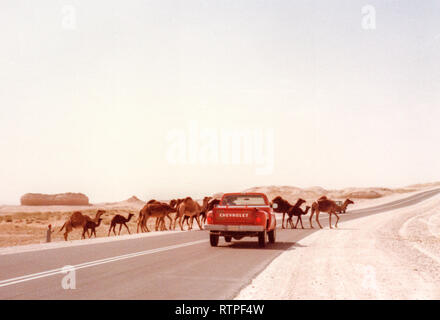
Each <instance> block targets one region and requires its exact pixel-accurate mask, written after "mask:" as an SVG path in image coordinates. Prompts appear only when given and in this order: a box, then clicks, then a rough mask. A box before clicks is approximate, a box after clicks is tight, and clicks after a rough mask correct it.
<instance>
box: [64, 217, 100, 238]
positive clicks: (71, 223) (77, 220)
mask: <svg viewBox="0 0 440 320" xmlns="http://www.w3.org/2000/svg"><path fill="white" fill-rule="evenodd" d="M104 213H105V211H104V210H98V212H96V215H95V218H93V219H92V218H90V217H89V216H88V215H85V214H82V213H81V212H79V211H75V212H74V213H72V215H71V216H70V218H69V219H68V220H67V221H66V222H64V224H63V226H62V227H61V229H60V231H58V232H61V231H62V230H63V229H64V228H65V229H66V231H65V232H64V240H66V241H67V236H68V235H69V233H70V232H71V231H72V230H73V229H74V228H82V229H83V231H84V227H85V226H86V224H87V221H92V222H94V223H96V224H97V223H98V221H99V218H100V217H101V216H102V215H103V214H104ZM81 239H85V235H84V232H83V234H82V236H81Z"/></svg>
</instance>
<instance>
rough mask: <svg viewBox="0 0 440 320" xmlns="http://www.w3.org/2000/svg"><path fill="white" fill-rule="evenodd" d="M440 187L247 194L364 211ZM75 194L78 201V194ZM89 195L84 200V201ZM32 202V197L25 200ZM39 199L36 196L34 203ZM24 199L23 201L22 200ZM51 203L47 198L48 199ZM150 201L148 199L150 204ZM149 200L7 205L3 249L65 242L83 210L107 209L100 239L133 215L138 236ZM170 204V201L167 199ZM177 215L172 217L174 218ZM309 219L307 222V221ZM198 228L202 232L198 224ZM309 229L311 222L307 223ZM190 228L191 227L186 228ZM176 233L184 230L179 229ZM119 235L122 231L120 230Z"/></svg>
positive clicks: (272, 189) (267, 189) (76, 234)
mask: <svg viewBox="0 0 440 320" xmlns="http://www.w3.org/2000/svg"><path fill="white" fill-rule="evenodd" d="M436 186H440V182H434V183H426V184H417V185H411V186H407V187H402V188H395V189H392V188H345V189H340V190H327V189H324V188H322V187H310V188H299V187H294V186H261V187H253V188H249V189H246V190H243V191H244V192H263V193H266V194H267V196H268V197H269V199H273V198H274V197H276V196H281V197H283V198H284V199H286V200H288V201H289V202H292V203H294V202H295V201H296V200H297V199H298V198H303V199H305V200H306V203H305V204H304V206H307V205H311V204H312V202H313V201H315V200H316V199H318V198H319V197H321V196H327V197H328V198H330V199H333V200H345V199H346V198H350V199H352V200H354V202H355V204H354V205H352V206H350V209H361V208H364V207H368V206H372V205H378V204H381V203H385V202H389V201H393V200H394V199H398V198H399V197H402V195H405V196H406V195H410V194H412V193H415V192H419V191H422V190H428V189H429V188H434V187H436ZM70 195H74V198H75V201H76V199H77V198H78V194H70ZM221 196H222V193H216V194H213V195H212V198H214V199H219V198H220V197H221ZM84 197H85V196H81V197H80V198H81V199H82V200H83V199H84ZM25 198H27V199H29V196H27V197H25ZM35 198H36V196H35V195H33V198H32V199H34V201H35ZM22 200H23V198H22ZM45 200H46V201H47V197H46V198H45ZM148 200H149V199H146V201H148ZM146 201H144V200H141V199H139V198H138V197H136V196H132V197H131V198H129V199H127V200H124V201H119V202H106V203H97V204H87V205H84V204H83V205H17V206H13V205H3V206H0V247H11V246H19V245H28V244H38V243H44V242H46V230H47V227H48V225H49V224H51V225H52V228H53V230H54V231H55V232H54V233H53V234H52V241H53V242H56V241H64V239H63V233H62V232H59V230H60V228H61V227H62V225H63V224H64V222H65V221H66V220H67V219H68V218H69V217H70V216H71V215H72V213H73V212H75V211H80V212H81V213H83V214H86V215H89V216H91V217H92V216H95V214H96V212H97V211H98V210H104V211H105V214H104V215H103V216H102V217H101V218H102V222H101V225H100V226H99V227H97V228H96V236H97V237H98V238H101V237H107V234H108V230H109V228H110V222H111V220H112V218H113V217H114V216H115V215H117V214H119V215H122V216H124V217H128V215H129V214H133V217H132V219H130V221H129V222H128V223H127V226H128V227H129V229H130V231H131V233H132V234H133V233H136V228H137V221H138V216H139V211H140V210H141V209H142V207H143V206H144V205H145V204H146ZM163 201H164V202H169V200H163ZM199 203H200V204H201V200H199ZM174 215H175V214H174V213H172V214H171V215H170V216H171V217H173V218H174ZM155 220H156V219H150V220H149V221H148V228H149V229H150V230H152V231H153V230H154V228H155V223H156V221H155ZM306 220H307V219H306ZM194 226H195V228H196V229H198V227H197V224H196V223H195V222H194ZM306 227H308V223H306ZM186 228H187V227H186ZM176 230H180V229H179V228H178V227H177V228H176ZM116 231H117V232H118V228H117V229H116ZM153 232H156V231H153ZM81 233H82V230H80V229H74V230H73V231H72V232H71V233H70V234H69V240H78V239H81ZM126 234H128V232H127V230H126V229H125V227H123V228H122V230H121V235H126Z"/></svg>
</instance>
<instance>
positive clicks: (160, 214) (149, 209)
mask: <svg viewBox="0 0 440 320" xmlns="http://www.w3.org/2000/svg"><path fill="white" fill-rule="evenodd" d="M172 212H176V209H175V208H173V207H171V206H170V205H169V204H167V203H162V202H158V201H154V202H153V201H152V202H150V203H147V204H146V205H145V206H144V207H143V208H142V209H141V211H140V212H139V215H140V216H141V217H142V219H141V231H142V232H144V231H147V232H150V230H149V229H148V219H149V218H150V217H155V218H156V231H157V230H158V228H159V227H160V226H163V228H164V227H165V217H167V218H168V219H169V220H170V227H171V224H172V219H171V217H170V216H169V214H170V213H172Z"/></svg>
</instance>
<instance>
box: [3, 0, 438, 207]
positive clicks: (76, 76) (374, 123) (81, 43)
mask: <svg viewBox="0 0 440 320" xmlns="http://www.w3.org/2000/svg"><path fill="white" fill-rule="evenodd" d="M365 5H372V6H373V8H374V9H375V13H376V16H375V18H376V19H375V22H376V28H375V29H367V30H366V29H364V28H363V27H362V26H363V25H362V22H363V19H364V18H365V15H364V14H363V13H362V8H363V7H364V6H365ZM370 18H371V16H370ZM370 22H371V21H370ZM0 39H1V42H0V43H1V44H0V99H1V100H0V137H1V138H0V150H1V151H0V152H1V157H0V164H1V165H0V185H1V193H0V203H18V201H19V198H20V196H21V195H22V194H24V193H26V192H42V193H58V192H68V191H72V192H83V193H85V194H87V195H88V196H89V197H90V200H91V201H92V202H100V201H114V200H123V199H125V198H128V197H130V196H131V195H133V194H134V195H137V196H138V197H141V198H143V199H150V198H156V199H167V198H170V197H181V196H185V195H193V196H195V197H199V196H201V195H205V194H211V193H213V192H219V191H220V192H221V191H238V190H242V189H244V188H247V187H252V186H257V185H294V186H301V187H308V186H314V185H320V186H323V187H327V188H340V187H348V186H389V187H393V186H401V185H408V184H412V183H418V182H427V181H435V180H440V147H439V142H440V128H439V119H440V105H439V104H440V63H439V60H440V59H439V58H440V1H437V0H432V1H428V0H426V1H391V0H388V1H385V0H381V1H353V0H347V1H326V0H321V1H311V0H308V1H291V0H286V1H280V0H278V1H277V0H275V1H261V0H247V1H237V0H228V1H226V0H222V1H220V0H215V1H214V0H203V1H202V0H200V1H193V0H188V1H186V0H185V1H168V0H165V1H164V0H160V1H159V0H154V1H144V0H142V1H134V0H133V1H109V0H106V1H85V0H81V1H79V0H76V1H75V0H70V1H31V0H29V1H23V0H2V1H1V3H0ZM195 127H199V129H200V130H201V131H202V132H203V131H206V132H208V131H209V132H210V134H211V138H212V136H214V138H215V135H216V134H217V138H219V137H220V135H221V132H223V131H225V130H226V131H227V130H239V129H241V130H249V132H260V133H261V132H262V133H263V136H264V137H266V138H267V139H268V140H267V141H266V140H264V139H263V140H261V139H260V140H258V139H256V140H255V141H257V143H256V144H255V145H258V146H260V147H261V146H263V150H262V154H263V155H262V157H257V156H255V155H254V154H253V156H252V158H251V159H250V162H247V163H245V162H243V161H242V162H240V163H238V164H222V163H220V162H215V161H211V160H208V161H207V162H202V161H201V160H197V159H199V158H198V156H199V153H197V157H196V160H195V161H193V162H191V161H192V160H191V154H194V152H193V151H194V149H191V148H194V143H195V144H196V148H200V147H201V146H202V145H203V143H204V142H203V141H204V140H203V139H204V138H203V134H200V132H198V131H197V132H196V133H195V134H196V136H197V137H198V138H197V139H199V138H200V139H199V140H196V141H195V142H194V140H191V139H192V138H191V137H192V136H193V134H194V132H193V131H194V128H195ZM192 130H193V131H192ZM222 130H223V131H222ZM259 130H261V131H259ZM271 130H272V131H271ZM191 132H192V133H191ZM269 132H273V137H272V138H271V136H270V135H269V134H268V133H269ZM179 133H180V138H179V139H180V140H175V137H176V135H177V136H178V135H179ZM182 134H183V138H182ZM266 134H267V135H266ZM199 135H201V136H199ZM252 137H254V138H255V137H257V135H256V134H255V135H253V136H252ZM205 138H206V137H205ZM220 138H221V137H220ZM220 138H219V139H220ZM173 139H174V140H173ZM182 139H183V140H182ZM214 140H215V139H214ZM214 140H210V141H214ZM176 141H180V142H182V141H186V142H185V144H186V154H185V153H183V156H186V158H185V159H189V160H188V161H187V162H186V163H182V162H180V163H177V164H176V163H173V162H172V161H170V160H169V154H170V152H171V153H172V152H174V151H173V150H174V149H173V148H175V146H176ZM258 141H259V142H258ZM261 141H263V142H261ZM271 141H272V142H273V151H270V150H271V148H270V145H271ZM266 142H267V143H266ZM197 144H199V145H197ZM191 146H192V147H191ZM211 147H212V145H211ZM244 148H245V147H243V148H242V149H244ZM191 150H192V151H191ZM196 150H198V149H196ZM211 151H212V149H211ZM180 152H182V149H180ZM197 152H200V150H199V151H197ZM219 152H220V154H219V155H218V156H219V157H221V156H222V154H221V152H222V151H221V150H220V151H219ZM180 156H182V153H180ZM270 157H272V158H273V168H272V170H270V172H268V173H266V174H258V173H257V172H256V167H257V165H256V163H257V162H258V161H263V162H264V160H265V159H266V160H267V159H269V158H270Z"/></svg>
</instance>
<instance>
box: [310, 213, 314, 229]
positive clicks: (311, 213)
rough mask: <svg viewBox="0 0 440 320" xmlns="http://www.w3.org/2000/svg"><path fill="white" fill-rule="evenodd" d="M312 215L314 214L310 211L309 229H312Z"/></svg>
mask: <svg viewBox="0 0 440 320" xmlns="http://www.w3.org/2000/svg"><path fill="white" fill-rule="evenodd" d="M313 214H314V212H313V211H312V213H311V214H310V218H309V222H310V228H311V229H313V224H312V218H313Z"/></svg>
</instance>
